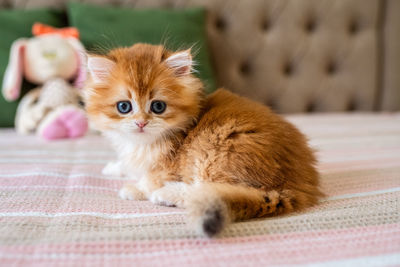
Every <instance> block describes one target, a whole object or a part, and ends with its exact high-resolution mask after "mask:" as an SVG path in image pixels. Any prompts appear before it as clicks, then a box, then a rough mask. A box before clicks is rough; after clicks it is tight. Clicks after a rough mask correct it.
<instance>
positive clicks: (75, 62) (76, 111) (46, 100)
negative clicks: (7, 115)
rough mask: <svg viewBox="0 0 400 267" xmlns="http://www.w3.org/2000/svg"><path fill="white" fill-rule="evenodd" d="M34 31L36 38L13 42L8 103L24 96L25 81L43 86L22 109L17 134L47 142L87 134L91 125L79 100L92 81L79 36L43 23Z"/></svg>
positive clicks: (25, 100)
mask: <svg viewBox="0 0 400 267" xmlns="http://www.w3.org/2000/svg"><path fill="white" fill-rule="evenodd" d="M32 32H33V35H34V37H33V38H30V39H26V38H22V39H18V40H16V41H15V42H14V43H13V45H12V47H11V52H10V59H9V63H8V66H7V69H6V72H5V75H4V79H3V89H2V90H3V95H4V98H5V99H7V100H8V101H13V100H16V99H17V98H18V97H19V95H20V91H21V84H22V79H23V77H25V78H26V79H27V80H28V81H29V82H32V83H34V84H37V85H39V87H37V88H36V89H34V90H31V91H29V92H28V93H27V94H26V95H25V96H24V97H23V98H22V100H21V102H20V104H19V105H18V109H17V115H16V118H15V127H16V130H17V132H18V133H21V134H28V133H32V132H36V133H37V134H38V135H39V136H41V137H43V138H45V139H47V140H53V139H60V138H75V137H79V136H82V135H84V134H85V133H86V131H87V129H88V122H87V119H86V115H85V112H84V110H83V108H82V105H81V104H80V96H79V89H80V88H81V87H82V86H83V82H84V80H85V78H86V70H85V67H84V66H85V62H86V53H85V49H84V47H83V45H82V44H81V43H80V41H79V40H78V38H79V32H78V31H77V30H76V29H75V28H63V29H55V28H52V27H50V26H47V25H43V24H39V23H36V24H34V25H33V28H32ZM70 82H72V83H73V85H71V84H70Z"/></svg>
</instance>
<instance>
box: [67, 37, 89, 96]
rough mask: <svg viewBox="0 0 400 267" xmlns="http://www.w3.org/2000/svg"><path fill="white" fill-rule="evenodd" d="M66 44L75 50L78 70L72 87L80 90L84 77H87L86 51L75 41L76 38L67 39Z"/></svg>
mask: <svg viewBox="0 0 400 267" xmlns="http://www.w3.org/2000/svg"><path fill="white" fill-rule="evenodd" d="M67 40H68V42H69V43H70V45H71V46H72V47H73V48H74V49H75V53H76V56H77V58H78V61H79V62H78V70H77V73H76V77H75V81H74V86H75V87H76V88H79V89H81V88H82V87H83V86H84V84H85V81H86V76H87V68H86V61H87V57H86V50H85V48H84V47H83V45H82V43H81V42H80V41H79V40H78V39H76V38H71V37H69V38H67Z"/></svg>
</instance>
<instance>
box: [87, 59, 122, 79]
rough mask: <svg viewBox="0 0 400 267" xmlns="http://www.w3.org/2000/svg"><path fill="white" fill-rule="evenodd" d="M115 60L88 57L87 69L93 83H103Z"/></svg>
mask: <svg viewBox="0 0 400 267" xmlns="http://www.w3.org/2000/svg"><path fill="white" fill-rule="evenodd" d="M114 66H115V62H114V61H112V60H109V59H107V58H105V57H89V59H88V64H87V67H88V70H89V72H90V75H91V77H92V79H93V81H94V82H95V83H104V82H105V81H107V78H108V77H109V75H110V72H111V70H112V69H113V68H114Z"/></svg>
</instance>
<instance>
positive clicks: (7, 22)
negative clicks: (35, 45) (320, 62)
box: [0, 9, 66, 127]
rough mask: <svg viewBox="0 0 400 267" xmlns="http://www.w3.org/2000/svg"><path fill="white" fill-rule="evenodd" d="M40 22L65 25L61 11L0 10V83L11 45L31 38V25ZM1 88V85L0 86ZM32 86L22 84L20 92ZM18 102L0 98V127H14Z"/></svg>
mask: <svg viewBox="0 0 400 267" xmlns="http://www.w3.org/2000/svg"><path fill="white" fill-rule="evenodd" d="M35 22H42V23H45V24H49V25H52V26H56V27H63V26H65V25H66V19H65V17H64V16H63V15H62V12H61V11H56V10H51V9H31V10H0V33H1V34H0V83H1V84H2V82H3V75H4V72H5V70H6V67H7V64H8V57H9V54H10V48H11V45H12V43H13V42H14V41H15V40H16V39H18V38H21V37H31V36H32V33H31V32H32V25H33V24H34V23H35ZM0 87H1V85H0ZM32 87H33V85H30V84H27V83H24V85H23V89H22V92H24V91H25V92H26V91H27V90H29V88H32ZM17 106H18V101H14V102H7V101H6V100H5V99H4V98H3V95H2V94H1V96H0V127H12V126H14V117H15V112H16V110H17Z"/></svg>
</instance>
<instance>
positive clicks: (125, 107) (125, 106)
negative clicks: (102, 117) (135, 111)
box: [117, 101, 132, 114]
mask: <svg viewBox="0 0 400 267" xmlns="http://www.w3.org/2000/svg"><path fill="white" fill-rule="evenodd" d="M117 109H118V111H119V113H122V114H126V113H129V112H131V110H132V104H131V102H129V101H119V102H118V103H117Z"/></svg>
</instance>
